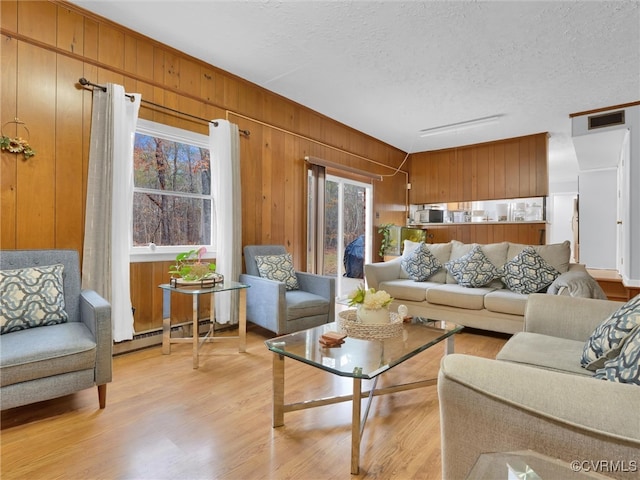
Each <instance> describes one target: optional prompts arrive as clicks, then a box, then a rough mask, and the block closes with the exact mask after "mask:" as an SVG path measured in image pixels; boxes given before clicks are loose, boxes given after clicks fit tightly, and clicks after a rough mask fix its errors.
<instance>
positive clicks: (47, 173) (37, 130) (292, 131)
mask: <svg viewBox="0 0 640 480" xmlns="http://www.w3.org/2000/svg"><path fill="white" fill-rule="evenodd" d="M0 8H1V12H0V13H1V14H2V15H1V16H2V18H1V25H2V29H3V30H2V42H3V43H2V48H1V49H0V50H1V55H2V72H1V74H0V75H1V77H0V80H1V82H2V85H1V86H0V88H1V92H2V101H1V104H0V107H1V108H2V118H0V120H2V121H4V122H6V121H7V118H6V117H7V114H8V117H9V118H8V120H11V119H13V117H14V116H18V117H20V119H21V120H24V121H25V122H26V123H27V125H28V128H29V130H30V133H31V136H30V143H31V144H32V145H33V147H34V149H35V150H36V152H37V154H36V156H35V157H33V159H31V161H28V162H22V161H21V160H19V159H18V157H17V156H16V155H9V154H6V153H4V152H3V153H2V172H1V178H0V182H1V184H2V193H1V197H0V198H1V201H2V218H1V219H0V230H1V237H0V241H1V242H2V244H1V246H2V248H56V247H58V248H74V249H76V250H78V251H79V252H80V253H82V242H83V237H84V209H85V207H84V198H86V177H87V170H88V155H89V138H90V131H91V104H92V94H91V92H90V91H88V90H85V89H82V88H79V87H78V86H77V85H76V84H77V80H78V78H80V77H85V78H87V79H89V80H90V81H92V82H95V83H99V84H104V83H107V82H114V83H120V84H123V85H124V86H125V88H126V89H127V91H135V92H140V93H141V94H142V95H143V99H146V100H150V101H152V102H155V103H158V104H161V105H165V106H167V107H170V108H174V109H177V110H181V111H183V112H186V113H188V114H191V115H196V116H199V117H203V118H223V119H224V118H228V119H229V120H230V121H232V122H234V123H237V124H238V125H239V127H240V128H241V129H247V130H250V131H251V135H250V137H249V138H246V137H241V172H242V184H243V243H244V244H248V243H266V242H269V243H270V242H278V243H284V244H285V245H287V247H288V248H289V249H290V251H291V252H292V254H293V255H294V261H295V263H296V265H297V266H299V267H301V268H302V267H304V265H305V263H306V209H305V205H306V165H305V162H304V156H305V155H317V156H321V157H323V158H327V159H330V160H332V161H335V162H338V163H342V164H344V165H352V166H355V167H356V168H360V169H364V170H369V171H373V172H375V173H380V174H389V173H391V172H392V171H393V168H395V167H397V166H398V165H399V164H400V163H401V162H402V160H403V159H404V157H405V154H404V153H403V152H401V151H400V150H398V149H396V148H393V147H391V146H389V145H386V144H383V143H382V142H380V141H377V140H375V139H372V138H370V137H368V136H366V135H363V134H361V133H359V132H356V131H355V130H353V129H351V128H349V127H346V126H344V125H341V124H339V123H337V122H335V121H333V120H331V119H328V118H327V117H324V116H322V115H320V114H318V113H317V112H313V111H311V110H308V109H306V108H305V107H302V106H300V105H298V104H296V103H294V102H291V101H288V100H286V99H284V98H282V97H280V96H278V95H276V94H274V93H272V92H269V91H267V90H264V89H262V88H260V87H258V86H256V85H253V84H251V83H249V82H246V81H244V80H242V79H239V78H237V77H235V76H233V75H231V74H228V73H226V72H224V71H222V70H219V69H217V68H216V67H215V66H213V65H207V64H205V63H203V62H200V61H198V60H196V59H194V58H192V57H189V56H187V55H185V54H183V53H181V52H178V51H176V50H174V49H172V48H170V47H167V46H165V45H162V44H160V43H158V42H155V41H153V40H150V39H148V38H147V37H143V36H141V35H139V34H137V33H136V32H132V31H130V30H127V29H126V28H124V27H122V26H119V25H116V24H113V23H112V22H109V21H106V20H103V19H100V18H99V17H97V16H95V15H93V14H90V13H87V12H85V11H84V10H82V9H80V8H78V7H76V6H75V5H72V4H67V3H60V2H57V1H55V0H53V1H35V2H30V1H26V0H25V1H18V2H13V1H3V2H1V5H0ZM140 116H141V118H147V119H150V120H154V121H157V122H162V123H166V124H169V125H172V126H179V127H182V128H188V129H191V130H194V131H197V132H200V133H207V131H208V125H207V124H206V123H204V122H202V123H199V122H194V121H193V120H190V119H187V118H186V117H184V116H180V115H175V114H172V113H170V112H167V111H162V110H158V109H155V108H149V107H143V108H141V111H140ZM384 165H387V166H388V167H384ZM405 182H406V178H405V176H404V174H399V175H397V176H395V177H393V178H385V180H384V181H383V182H380V185H379V186H377V187H376V186H374V192H375V193H374V208H375V209H376V211H378V212H379V214H380V218H379V219H378V220H376V222H378V221H379V222H380V223H388V222H393V223H401V222H402V221H404V216H405V207H406V190H404V183H405ZM167 269H168V264H167V262H157V263H149V264H136V265H132V267H131V272H132V296H133V302H134V306H135V307H136V316H135V321H136V330H139V331H143V330H147V329H150V328H157V327H159V326H160V320H161V314H162V311H161V310H162V292H161V291H160V290H159V289H158V288H157V285H158V284H159V283H161V282H163V281H167V280H168V274H167V273H166V271H167ZM183 300H186V301H187V303H186V304H185V305H182V303H184V301H183ZM183 300H177V299H176V302H174V306H175V308H177V309H178V311H179V312H181V313H179V314H178V316H179V317H180V318H182V319H184V318H186V317H188V316H189V315H190V313H189V312H190V304H189V302H188V300H189V299H188V298H187V299H183ZM185 316H186V317H185Z"/></svg>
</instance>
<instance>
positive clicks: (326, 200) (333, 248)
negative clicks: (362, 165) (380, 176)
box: [308, 170, 372, 298]
mask: <svg viewBox="0 0 640 480" xmlns="http://www.w3.org/2000/svg"><path fill="white" fill-rule="evenodd" d="M310 172H311V174H310V189H309V191H310V197H309V200H310V202H309V204H310V207H309V211H310V215H309V223H310V224H309V231H310V232H315V233H310V235H309V237H310V240H312V242H311V244H310V245H312V246H311V247H310V250H313V251H310V252H309V254H310V255H308V257H309V262H310V265H309V267H310V271H311V269H313V271H315V272H316V273H321V274H323V275H330V276H335V277H336V296H337V297H338V298H345V297H346V296H347V295H348V294H349V293H350V292H351V291H352V290H353V289H354V288H355V287H356V286H358V284H360V283H364V264H365V263H367V262H370V261H371V238H372V235H371V231H372V226H371V223H372V218H371V205H372V202H371V198H372V188H371V185H370V184H367V183H362V182H358V181H355V180H351V179H347V178H343V177H338V176H334V175H322V174H320V175H315V176H314V172H313V170H310ZM322 173H324V172H322ZM314 182H319V183H318V184H315V188H314V187H313V185H314ZM322 184H324V187H323V186H322ZM314 192H315V194H314ZM312 212H315V213H312Z"/></svg>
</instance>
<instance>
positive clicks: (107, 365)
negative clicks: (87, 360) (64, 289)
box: [80, 290, 113, 385]
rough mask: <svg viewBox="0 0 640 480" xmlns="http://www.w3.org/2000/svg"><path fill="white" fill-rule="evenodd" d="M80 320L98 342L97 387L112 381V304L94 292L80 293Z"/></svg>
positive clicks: (85, 291)
mask: <svg viewBox="0 0 640 480" xmlns="http://www.w3.org/2000/svg"><path fill="white" fill-rule="evenodd" d="M80 320H81V321H82V322H83V323H84V324H85V325H86V326H87V328H88V329H89V330H90V331H91V333H93V336H94V338H95V340H96V370H95V382H96V385H104V384H105V383H109V382H110V381H111V379H112V356H113V328H112V323H111V304H110V303H109V302H107V301H106V300H105V299H104V298H102V297H101V296H100V295H98V294H97V293H96V292H95V291H93V290H82V291H81V292H80Z"/></svg>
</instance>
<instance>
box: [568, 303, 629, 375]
mask: <svg viewBox="0 0 640 480" xmlns="http://www.w3.org/2000/svg"><path fill="white" fill-rule="evenodd" d="M638 325H640V295H636V296H635V297H633V298H632V299H631V300H629V301H628V302H627V303H625V304H624V305H623V306H621V307H620V308H619V309H618V310H616V311H615V312H614V313H612V314H611V315H610V316H609V317H608V318H607V319H605V320H604V321H603V322H602V323H601V324H600V325H598V326H597V327H596V329H595V330H594V331H593V333H592V334H591V336H590V337H589V339H588V340H587V342H586V343H585V344H584V349H583V350H582V358H581V359H580V364H581V365H582V366H583V367H585V368H586V369H588V370H597V369H598V368H602V367H603V366H604V363H605V362H606V361H607V360H609V359H611V358H614V357H616V356H617V355H618V353H619V352H620V349H621V348H622V344H623V343H624V341H625V338H627V337H628V336H629V335H631V332H632V331H633V329H634V328H636V327H637V326H638Z"/></svg>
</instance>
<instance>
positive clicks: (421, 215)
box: [416, 208, 444, 223]
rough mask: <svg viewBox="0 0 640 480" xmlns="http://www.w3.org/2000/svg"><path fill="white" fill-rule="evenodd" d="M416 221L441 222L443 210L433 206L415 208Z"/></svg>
mask: <svg viewBox="0 0 640 480" xmlns="http://www.w3.org/2000/svg"><path fill="white" fill-rule="evenodd" d="M416 221H417V222H418V223H442V222H443V221H444V211H443V210H438V209H435V208H425V209H424V210H416Z"/></svg>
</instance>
